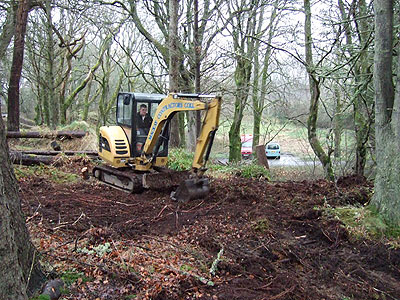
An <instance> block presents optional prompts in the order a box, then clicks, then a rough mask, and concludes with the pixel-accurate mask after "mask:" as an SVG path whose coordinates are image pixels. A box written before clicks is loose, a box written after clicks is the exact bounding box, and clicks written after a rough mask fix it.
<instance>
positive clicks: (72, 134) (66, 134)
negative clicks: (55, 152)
mask: <svg viewBox="0 0 400 300" xmlns="http://www.w3.org/2000/svg"><path fill="white" fill-rule="evenodd" d="M85 135H86V132H85V131H53V132H38V131H26V132H20V131H8V132H7V135H6V137H7V138H13V139H20V138H36V139H42V138H49V139H52V138H83V137H84V136H85Z"/></svg>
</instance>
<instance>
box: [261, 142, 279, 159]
mask: <svg viewBox="0 0 400 300" xmlns="http://www.w3.org/2000/svg"><path fill="white" fill-rule="evenodd" d="M265 154H266V155H267V157H270V158H276V159H280V158H281V146H279V144H278V143H272V142H271V143H268V144H267V146H265Z"/></svg>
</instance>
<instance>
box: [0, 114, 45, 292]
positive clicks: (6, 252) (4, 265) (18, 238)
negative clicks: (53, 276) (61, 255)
mask: <svg viewBox="0 0 400 300" xmlns="http://www.w3.org/2000/svg"><path fill="white" fill-rule="evenodd" d="M0 160H1V162H2V163H1V164H0V190H1V191H2V192H1V194H0V232H1V234H0V274H1V279H0V299H16V300H19V299H21V300H23V299H27V296H30V295H32V294H33V292H35V291H36V290H37V289H38V288H39V287H40V286H41V284H42V283H43V281H44V279H45V278H44V276H43V273H42V272H41V270H40V266H39V264H38V256H37V253H36V249H35V248H34V246H33V245H32V243H31V241H30V238H29V232H28V230H27V228H26V225H25V219H24V217H23V214H22V210H21V201H20V199H19V196H18V184H17V181H16V179H15V176H14V172H13V170H12V168H11V163H10V159H9V156H8V145H7V142H6V138H5V129H4V124H3V120H2V119H1V118H0Z"/></svg>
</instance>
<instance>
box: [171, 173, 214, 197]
mask: <svg viewBox="0 0 400 300" xmlns="http://www.w3.org/2000/svg"><path fill="white" fill-rule="evenodd" d="M209 192H210V182H209V180H208V178H200V179H187V180H185V181H182V183H181V184H180V185H179V187H178V188H177V189H176V191H175V192H172V193H171V199H173V200H176V201H179V202H187V201H190V200H194V199H199V198H204V197H206V196H207V195H208V193H209Z"/></svg>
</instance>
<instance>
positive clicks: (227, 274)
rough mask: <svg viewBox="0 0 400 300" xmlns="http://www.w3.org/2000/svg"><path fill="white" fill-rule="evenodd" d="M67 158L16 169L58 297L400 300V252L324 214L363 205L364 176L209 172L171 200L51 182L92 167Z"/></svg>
mask: <svg viewBox="0 0 400 300" xmlns="http://www.w3.org/2000/svg"><path fill="white" fill-rule="evenodd" d="M68 161H69V162H68V163H65V164H63V166H61V167H59V168H57V169H52V168H49V169H47V170H45V171H44V172H42V171H43V170H41V171H40V169H39V168H36V169H34V171H32V169H29V168H21V169H20V170H19V171H18V172H17V176H18V179H19V184H20V195H21V199H22V207H23V210H24V212H25V214H26V217H27V224H28V227H29V229H30V232H31V235H32V240H33V242H34V243H35V245H36V247H37V248H38V250H39V251H40V253H41V260H42V262H43V266H44V268H45V270H46V271H47V272H48V274H49V276H50V277H55V278H56V277H61V278H62V279H63V280H64V281H65V283H66V286H65V289H64V292H63V295H62V297H61V299H228V300H232V299H242V300H245V299H258V300H261V299H270V300H273V299H274V300H277V299H283V300H284V299H293V300H294V299H308V300H312V299H318V300H321V299H326V300H328V299H340V300H345V299H400V249H399V248H397V247H393V245H390V244H388V243H387V240H386V238H381V239H380V240H376V239H375V240H370V239H364V238H355V237H353V236H352V234H350V233H349V231H348V230H347V229H346V227H345V226H344V224H343V223H342V222H341V221H339V220H338V219H337V218H336V217H334V215H333V214H331V213H329V211H330V210H332V209H334V208H335V207H338V206H346V205H363V204H365V203H367V202H368V200H369V197H370V196H371V194H372V186H371V184H370V183H369V182H366V181H364V180H361V179H360V178H354V177H345V178H341V179H340V180H339V181H338V182H337V184H336V185H335V184H333V183H329V182H327V181H324V180H316V181H301V182H300V181H289V182H268V181H265V180H251V179H244V178H240V177H235V176H230V177H228V178H213V179H212V181H211V186H212V189H211V193H210V194H209V195H208V196H207V198H205V199H201V200H194V201H191V202H189V203H177V202H174V201H172V200H171V199H170V198H169V192H170V191H164V192H154V191H146V192H144V193H142V194H126V193H124V192H121V191H118V190H115V189H111V188H110V187H107V186H105V185H102V184H99V183H97V182H95V181H94V180H89V181H83V180H81V179H79V178H78V177H77V176H73V175H71V176H72V177H71V178H69V177H68V176H67V177H65V178H64V179H65V180H54V175H57V174H52V172H53V173H56V172H60V171H63V172H65V174H68V173H72V174H79V171H80V168H81V167H83V166H86V165H88V164H89V165H90V162H88V161H87V160H85V159H84V158H77V159H72V160H68ZM39 171H40V172H39ZM56 177H57V176H56ZM72 179H73V180H72ZM69 181H71V182H69ZM210 270H211V271H210Z"/></svg>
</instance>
